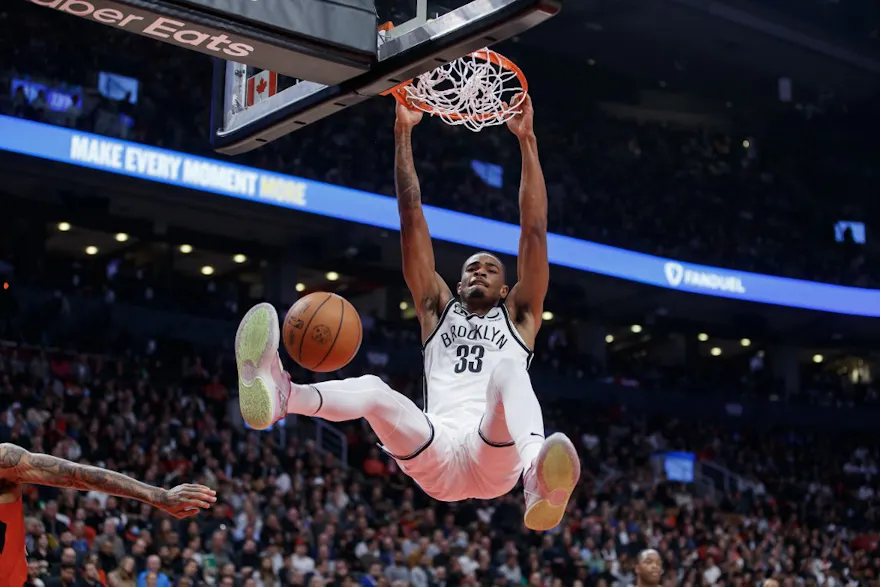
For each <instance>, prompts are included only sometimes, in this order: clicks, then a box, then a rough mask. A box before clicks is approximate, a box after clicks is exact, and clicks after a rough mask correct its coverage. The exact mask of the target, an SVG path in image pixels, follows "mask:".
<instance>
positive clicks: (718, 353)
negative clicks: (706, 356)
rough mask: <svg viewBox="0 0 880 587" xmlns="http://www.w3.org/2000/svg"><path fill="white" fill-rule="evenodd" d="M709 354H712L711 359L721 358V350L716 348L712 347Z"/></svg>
mask: <svg viewBox="0 0 880 587" xmlns="http://www.w3.org/2000/svg"><path fill="white" fill-rule="evenodd" d="M709 352H710V353H712V356H713V357H718V356H721V349H720V348H718V347H717V346H713V347H712V350H711V351H709Z"/></svg>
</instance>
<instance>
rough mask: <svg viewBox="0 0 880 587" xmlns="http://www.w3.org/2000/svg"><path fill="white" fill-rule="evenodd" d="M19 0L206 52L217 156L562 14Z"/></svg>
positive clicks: (501, 1)
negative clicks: (211, 75) (210, 68)
mask: <svg viewBox="0 0 880 587" xmlns="http://www.w3.org/2000/svg"><path fill="white" fill-rule="evenodd" d="M27 1H29V2H31V3H33V4H36V5H38V6H43V7H46V8H49V9H53V10H57V11H60V12H63V13H66V14H70V15H72V16H77V17H80V18H83V19H87V20H90V21H93V22H97V23H101V24H104V25H107V26H113V27H116V28H119V29H122V30H125V31H128V32H131V33H135V34H139V35H143V36H146V37H149V38H152V39H156V40H159V41H163V42H166V43H170V44H173V45H176V46H178V47H181V48H184V49H189V50H193V51H198V52H201V53H204V54H206V55H210V56H212V57H214V58H215V66H214V83H213V88H212V90H211V94H210V99H211V101H212V115H211V119H212V121H211V124H212V126H213V129H212V131H213V132H212V143H213V146H214V148H215V149H216V150H218V151H220V152H222V153H226V154H236V153H243V152H246V151H250V150H252V149H254V148H256V147H259V146H260V145H262V144H265V143H267V142H269V141H272V140H274V139H277V138H278V137H280V136H283V135H285V134H288V133H290V132H293V131H295V130H297V129H299V128H302V127H303V126H306V125H308V124H309V123H311V122H314V121H316V120H319V119H321V118H324V117H326V116H329V115H331V114H334V113H336V112H338V111H340V110H342V109H345V108H348V107H349V106H352V105H354V104H357V103H359V102H361V101H363V100H366V99H369V98H371V97H373V96H377V95H379V94H381V93H383V92H386V91H388V90H390V89H392V88H394V87H395V86H397V85H398V84H400V83H401V82H404V81H406V80H408V79H411V78H413V77H415V76H417V75H420V74H422V73H425V72H427V71H431V70H433V69H434V68H436V67H437V66H438V65H441V64H444V63H447V62H449V61H452V60H454V59H457V58H459V57H461V56H463V55H466V54H468V53H470V52H472V51H475V50H477V49H480V48H482V47H487V46H490V45H493V44H495V43H498V42H500V41H503V40H505V39H509V38H511V37H513V36H515V35H518V34H520V33H522V32H524V31H526V30H528V29H529V28H531V27H533V26H535V25H537V24H540V23H541V22H543V21H545V20H547V19H548V18H550V17H552V16H554V15H555V14H557V13H558V12H559V10H560V8H561V0H471V1H469V2H461V1H460V0H440V1H441V2H442V4H438V3H436V2H437V0H409V2H407V1H406V0H404V1H402V2H401V1H399V0H394V1H392V6H391V7H390V9H389V10H388V12H387V14H384V15H380V14H379V12H378V10H377V2H376V1H375V0H27ZM411 4H413V5H414V8H415V9H414V10H413V9H412V8H413V6H412V5H411ZM207 92H208V89H207V88H206V99H207V98H208V93H207Z"/></svg>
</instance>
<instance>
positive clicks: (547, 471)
mask: <svg viewBox="0 0 880 587" xmlns="http://www.w3.org/2000/svg"><path fill="white" fill-rule="evenodd" d="M487 399H488V405H487V414H486V415H487V417H484V419H483V422H482V423H481V427H480V435H481V436H482V437H484V438H485V439H489V440H491V439H492V437H491V436H490V434H492V435H495V436H496V437H498V435H499V432H498V431H497V427H498V422H499V420H500V418H498V417H497V415H496V414H497V411H498V406H499V404H500V406H501V407H502V408H503V414H504V421H505V423H506V425H507V430H508V434H509V436H510V437H511V438H512V439H513V442H514V443H515V444H516V448H517V452H518V453H519V456H520V461H521V463H522V467H523V486H524V490H525V497H526V514H525V520H524V522H525V525H526V527H527V528H529V529H531V530H539V531H544V530H550V529H552V528H555V527H556V526H558V525H559V523H560V522H561V521H562V516H563V514H564V513H565V508H566V506H567V505H568V500H569V498H570V497H571V493H572V491H574V487H575V485H576V484H577V482H578V480H579V479H580V460H579V459H578V455H577V451H576V450H575V448H574V445H573V444H572V443H571V441H570V440H569V439H568V438H567V437H566V436H565V435H564V434H558V433H557V434H553V435H552V436H550V437H549V438H547V439H546V440H545V439H544V421H543V415H542V413H541V405H540V403H539V402H538V398H537V397H536V396H535V391H534V389H533V388H532V382H531V379H530V378H529V374H528V372H527V371H526V368H525V365H522V364H520V363H517V362H515V361H502V362H501V363H499V364H498V365H497V366H496V367H495V369H494V370H493V372H492V377H491V379H490V381H489V389H488V398H487ZM493 416H495V417H494V418H493ZM493 424H494V426H493ZM493 428H495V430H493Z"/></svg>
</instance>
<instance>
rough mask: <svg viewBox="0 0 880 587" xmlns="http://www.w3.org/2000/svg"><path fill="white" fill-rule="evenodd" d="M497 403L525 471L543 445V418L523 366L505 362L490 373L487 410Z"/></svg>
mask: <svg viewBox="0 0 880 587" xmlns="http://www.w3.org/2000/svg"><path fill="white" fill-rule="evenodd" d="M498 403H500V404H501V406H502V407H503V408H504V419H505V420H506V421H507V430H508V432H509V433H510V437H511V438H512V439H513V442H514V444H516V450H517V452H518V453H519V458H520V461H521V462H522V466H523V472H525V471H527V470H528V469H529V467H531V466H532V463H533V462H534V460H535V457H537V456H538V453H539V452H540V451H541V446H542V445H543V444H544V416H543V414H542V413H541V404H540V403H539V402H538V398H537V397H536V396H535V390H534V389H533V388H532V380H531V379H530V378H529V373H528V371H526V368H525V365H522V364H520V363H517V362H515V361H512V360H505V361H502V362H501V363H499V364H498V366H497V367H495V370H494V371H492V377H491V379H490V380H489V405H488V406H487V408H486V409H488V410H494V409H497V407H498Z"/></svg>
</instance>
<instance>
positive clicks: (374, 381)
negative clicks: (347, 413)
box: [355, 375, 393, 416]
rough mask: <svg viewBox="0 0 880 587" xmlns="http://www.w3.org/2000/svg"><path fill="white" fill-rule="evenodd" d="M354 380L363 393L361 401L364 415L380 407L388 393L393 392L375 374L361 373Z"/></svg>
mask: <svg viewBox="0 0 880 587" xmlns="http://www.w3.org/2000/svg"><path fill="white" fill-rule="evenodd" d="M355 381H357V383H358V385H357V388H358V389H360V390H361V393H363V394H364V395H363V396H362V398H363V399H362V400H361V401H363V402H364V406H363V407H364V409H365V410H366V414H364V415H365V416H368V415H370V414H372V413H373V412H375V411H376V410H379V409H382V407H383V406H384V404H386V403H387V400H388V397H389V396H390V394H391V393H393V390H392V389H391V387H389V385H388V384H387V383H385V382H384V381H383V380H382V378H381V377H377V376H376V375H361V376H360V377H356V378H355Z"/></svg>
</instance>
